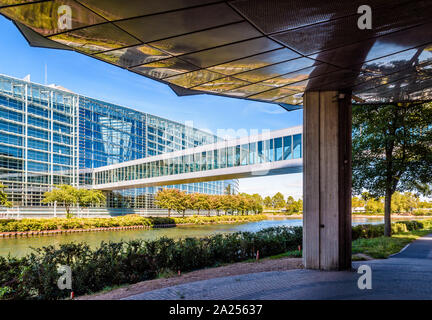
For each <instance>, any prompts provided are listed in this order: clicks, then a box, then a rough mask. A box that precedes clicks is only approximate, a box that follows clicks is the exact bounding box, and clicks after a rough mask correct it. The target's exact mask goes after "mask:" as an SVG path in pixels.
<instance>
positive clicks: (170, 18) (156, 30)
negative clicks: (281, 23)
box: [116, 3, 242, 42]
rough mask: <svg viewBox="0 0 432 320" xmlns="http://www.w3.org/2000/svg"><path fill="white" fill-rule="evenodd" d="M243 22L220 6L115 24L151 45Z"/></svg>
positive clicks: (226, 6)
mask: <svg viewBox="0 0 432 320" xmlns="http://www.w3.org/2000/svg"><path fill="white" fill-rule="evenodd" d="M203 17H205V19H203ZM241 20H242V18H241V17H240V16H239V15H238V14H236V13H235V12H234V11H233V10H232V9H231V8H230V7H229V6H228V5H227V4H225V3H220V4H215V5H210V6H203V7H197V8H193V9H187V10H178V11H174V12H169V13H164V14H157V15H152V16H147V17H142V18H135V19H128V20H124V21H119V22H116V24H117V25H118V26H119V27H120V28H122V29H124V30H126V31H127V32H129V33H130V34H133V35H134V36H136V37H137V38H138V39H140V40H142V41H143V42H150V41H155V40H159V39H164V38H168V37H173V36H178V35H182V34H186V33H190V32H194V31H199V30H203V29H207V28H212V27H217V26H220V25H224V24H229V23H233V22H237V21H241Z"/></svg>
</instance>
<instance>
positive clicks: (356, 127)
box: [353, 103, 432, 236]
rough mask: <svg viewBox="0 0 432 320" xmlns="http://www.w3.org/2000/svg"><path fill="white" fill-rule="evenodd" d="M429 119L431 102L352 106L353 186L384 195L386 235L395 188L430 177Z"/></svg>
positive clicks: (424, 181)
mask: <svg viewBox="0 0 432 320" xmlns="http://www.w3.org/2000/svg"><path fill="white" fill-rule="evenodd" d="M431 119H432V104H431V103H423V104H418V103H410V104H399V105H383V106H378V105H368V106H354V107H353V191H354V193H357V194H360V193H361V192H362V191H364V190H365V189H366V190H368V191H369V192H370V194H371V195H372V196H373V197H374V198H379V197H382V196H384V197H385V204H384V222H385V227H384V235H385V236H391V202H392V196H393V194H394V193H395V192H396V191H400V192H403V191H414V190H417V191H421V189H422V186H424V185H427V184H430V183H432V175H431V174H430V171H431V167H432V143H431V141H432V126H431Z"/></svg>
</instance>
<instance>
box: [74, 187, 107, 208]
mask: <svg viewBox="0 0 432 320" xmlns="http://www.w3.org/2000/svg"><path fill="white" fill-rule="evenodd" d="M77 196H78V203H79V205H80V206H81V207H90V206H94V205H101V204H103V203H105V201H106V197H105V195H104V194H103V193H102V191H100V190H91V189H90V190H89V189H78V192H77Z"/></svg>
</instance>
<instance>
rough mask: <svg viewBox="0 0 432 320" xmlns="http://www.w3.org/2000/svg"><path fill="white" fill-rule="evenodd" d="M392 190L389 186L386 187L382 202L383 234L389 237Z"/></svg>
mask: <svg viewBox="0 0 432 320" xmlns="http://www.w3.org/2000/svg"><path fill="white" fill-rule="evenodd" d="M392 195H393V194H392V192H391V190H390V188H389V187H387V188H386V193H385V202H384V236H385V237H391V199H392Z"/></svg>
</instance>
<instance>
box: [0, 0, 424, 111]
mask: <svg viewBox="0 0 432 320" xmlns="http://www.w3.org/2000/svg"><path fill="white" fill-rule="evenodd" d="M364 2H365V1H364V0H351V1H346V0H339V1H338V0H329V1H322V0H298V1H296V0H285V1H284V0H280V1H278V0H233V1H216V0H146V1H142V0H129V1H120V0H76V1H72V0H61V1H57V0H54V1H28V0H0V13H1V14H3V15H4V16H6V17H8V18H10V19H12V20H13V21H15V23H16V25H17V26H18V28H19V29H20V30H21V32H22V33H23V35H24V36H25V37H26V39H27V40H28V41H29V43H30V44H31V45H34V46H42V47H51V48H59V49H71V50H75V51H77V52H80V53H83V54H86V55H90V56H92V57H94V58H97V59H100V60H103V61H106V62H108V63H111V64H114V65H117V66H120V67H122V68H125V69H128V70H130V71H133V72H136V73H138V74H141V75H143V76H146V77H149V78H152V79H155V80H158V81H162V82H164V83H167V84H169V85H170V87H171V88H172V89H173V90H174V91H175V92H176V93H177V94H178V95H191V94H200V93H210V94H217V95H222V96H228V97H235V98H244V99H250V100H256V101H264V102H270V103H276V104H280V105H281V106H283V107H284V108H286V109H287V110H293V109H296V108H299V106H301V105H302V95H303V92H304V91H306V90H342V89H346V90H352V92H353V94H354V95H355V99H356V100H357V101H365V102H367V103H380V102H402V101H413V100H430V99H431V97H432V92H431V91H432V90H431V88H432V86H431V84H432V68H431V66H432V1H431V0H424V1H422V0H419V1H412V0H369V1H367V2H368V3H367V4H368V5H369V6H370V7H371V8H372V29H370V30H368V29H366V30H360V29H359V28H358V26H357V20H358V19H359V17H360V14H358V13H357V9H358V7H359V6H361V5H363V4H365V3H364ZM62 5H67V6H69V8H70V9H71V12H70V13H71V25H70V28H68V29H66V30H65V29H60V28H62V25H61V24H59V18H61V14H59V7H60V6H62ZM60 13H62V11H60ZM63 13H64V12H63Z"/></svg>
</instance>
